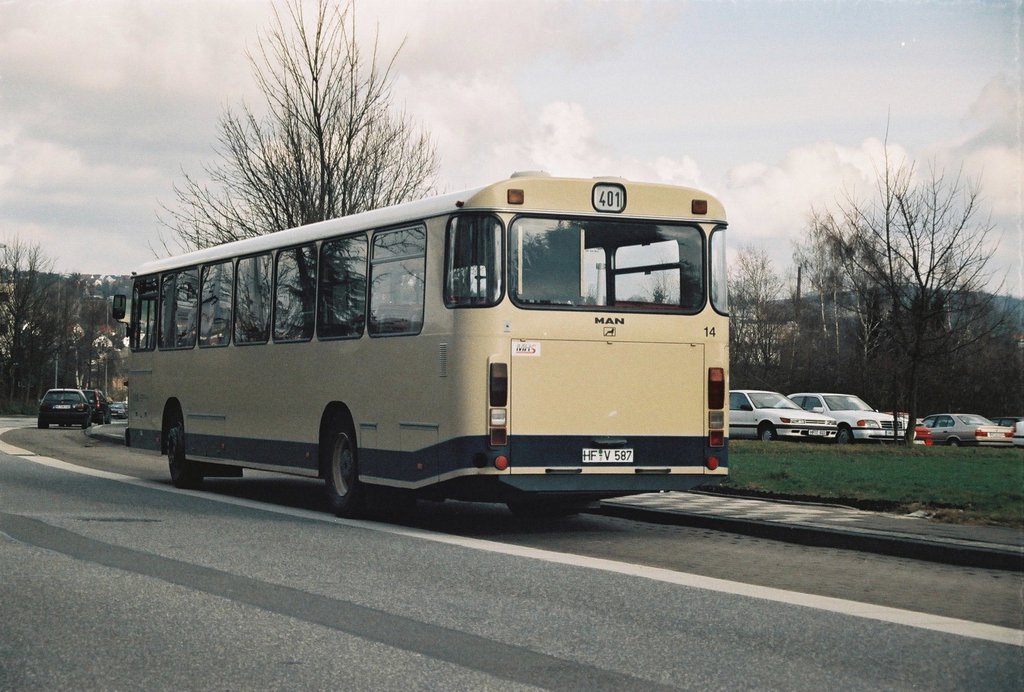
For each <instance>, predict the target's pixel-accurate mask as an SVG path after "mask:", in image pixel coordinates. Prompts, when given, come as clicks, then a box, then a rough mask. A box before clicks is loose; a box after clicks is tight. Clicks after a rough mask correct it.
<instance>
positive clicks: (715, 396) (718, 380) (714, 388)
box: [708, 368, 725, 408]
mask: <svg viewBox="0 0 1024 692" xmlns="http://www.w3.org/2000/svg"><path fill="white" fill-rule="evenodd" d="M708 408H725V368H708Z"/></svg>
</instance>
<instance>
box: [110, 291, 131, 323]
mask: <svg viewBox="0 0 1024 692" xmlns="http://www.w3.org/2000/svg"><path fill="white" fill-rule="evenodd" d="M127 305H128V296H126V295H124V294H122V293H118V294H117V295H116V296H114V304H113V306H112V308H111V316H112V317H113V318H114V319H115V320H118V321H120V320H123V319H124V314H125V307H126V306H127Z"/></svg>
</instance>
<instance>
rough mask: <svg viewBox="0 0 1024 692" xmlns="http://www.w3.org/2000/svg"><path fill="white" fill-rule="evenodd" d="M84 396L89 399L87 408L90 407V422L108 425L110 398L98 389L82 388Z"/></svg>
mask: <svg viewBox="0 0 1024 692" xmlns="http://www.w3.org/2000/svg"><path fill="white" fill-rule="evenodd" d="M82 391H84V392H85V398H86V399H88V400H89V408H91V409H92V422H93V423H96V424H97V425H109V423H110V399H108V398H107V395H106V394H104V393H103V392H102V391H100V390H99V389H84V390H82Z"/></svg>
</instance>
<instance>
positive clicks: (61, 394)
mask: <svg viewBox="0 0 1024 692" xmlns="http://www.w3.org/2000/svg"><path fill="white" fill-rule="evenodd" d="M91 419H92V407H91V406H89V401H88V399H86V397H85V393H84V392H83V391H82V390H81V389H51V390H50V391H48V392H46V394H44V395H43V399H42V401H40V402H39V418H38V420H37V425H38V426H39V427H40V428H48V427H50V425H52V424H56V425H65V426H67V425H80V426H82V427H83V428H88V427H89V423H90V421H91Z"/></svg>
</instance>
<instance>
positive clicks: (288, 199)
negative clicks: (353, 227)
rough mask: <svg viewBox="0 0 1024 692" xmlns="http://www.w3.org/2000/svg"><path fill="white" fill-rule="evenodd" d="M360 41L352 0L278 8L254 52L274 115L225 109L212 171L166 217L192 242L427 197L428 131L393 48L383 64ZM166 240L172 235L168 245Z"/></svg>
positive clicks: (288, 1)
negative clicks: (396, 97)
mask: <svg viewBox="0 0 1024 692" xmlns="http://www.w3.org/2000/svg"><path fill="white" fill-rule="evenodd" d="M377 49H378V43H377V39H376V38H375V39H374V43H373V47H372V51H371V53H370V55H369V57H367V56H365V55H364V54H363V52H362V51H361V50H360V47H359V45H358V44H357V42H356V36H355V7H354V0H352V1H350V2H347V3H345V4H343V5H339V4H337V3H334V2H331V1H330V0H319V2H318V3H317V8H316V14H315V16H314V17H307V15H306V13H305V12H304V10H303V3H302V0H284V2H283V10H282V9H279V8H277V7H275V9H274V22H273V24H272V26H271V27H270V29H269V31H268V32H267V33H266V34H265V35H263V36H262V37H261V39H260V42H259V47H258V49H257V50H256V51H255V52H253V53H250V54H249V55H248V57H249V62H250V64H251V65H252V69H253V74H254V76H255V78H256V83H257V85H258V86H259V89H260V91H261V92H262V94H263V96H264V97H265V98H266V115H263V116H261V115H259V114H257V113H256V112H255V111H253V110H252V109H250V108H249V106H247V105H244V104H243V105H242V106H241V109H240V113H239V112H235V111H233V110H231V109H230V108H229V109H227V110H226V112H225V113H224V114H223V115H222V116H221V118H220V122H219V126H218V127H219V135H218V143H219V146H218V147H217V153H218V154H219V156H220V158H221V161H220V162H219V163H215V164H210V165H207V166H205V167H204V172H205V175H206V178H207V179H208V180H201V179H199V178H197V177H194V176H192V175H190V174H188V173H187V172H186V173H184V176H185V182H184V183H183V184H181V185H180V186H175V188H174V192H175V196H176V197H177V201H178V205H177V207H175V208H173V209H171V208H166V209H165V210H166V212H167V214H168V215H169V218H165V219H163V222H164V224H165V225H166V226H167V227H169V228H170V229H171V231H172V232H173V235H174V236H175V238H174V240H175V243H176V245H177V246H178V248H179V249H184V250H189V249H196V248H202V247H208V246H211V245H217V244H220V243H225V242H229V241H232V240H237V239H241V238H247V237H252V236H258V235H264V234H266V233H272V232H274V231H279V230H282V229H285V228H291V227H294V226H299V225H302V224H307V223H313V222H316V221H323V220H325V219H330V218H335V217H338V216H345V215H347V214H354V213H357V212H361V211H367V210H370V209H375V208H378V207H382V206H387V205H391V204H396V203H399V202H403V201H408V200H410V199H415V198H417V197H421V196H423V195H424V194H426V193H428V192H429V191H430V190H431V189H432V186H433V184H434V180H435V178H436V175H437V167H438V164H437V156H436V152H435V148H434V144H433V142H432V141H431V139H430V138H429V136H428V135H427V134H426V133H424V132H422V131H420V130H419V129H418V128H417V127H416V126H415V125H414V123H413V122H412V120H411V119H410V118H409V116H408V115H407V114H406V113H405V112H404V111H396V110H395V108H394V104H393V100H392V84H393V73H392V70H393V68H394V64H395V60H396V58H397V57H398V51H396V52H395V53H394V54H393V55H392V56H391V58H390V59H388V60H385V61H379V59H378V57H379V56H378V54H377ZM399 50H400V48H399ZM167 245H168V243H167V241H166V240H164V246H165V249H169V248H167Z"/></svg>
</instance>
